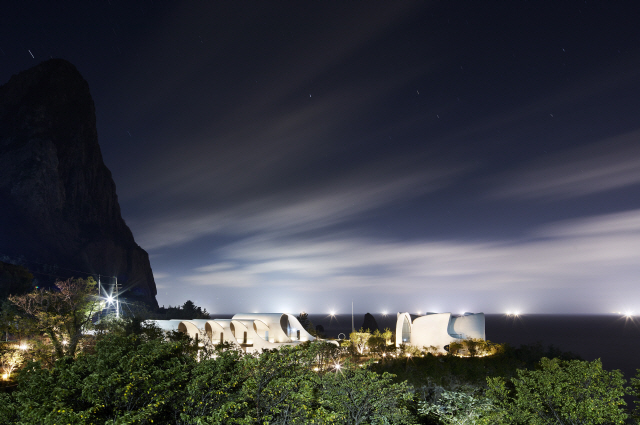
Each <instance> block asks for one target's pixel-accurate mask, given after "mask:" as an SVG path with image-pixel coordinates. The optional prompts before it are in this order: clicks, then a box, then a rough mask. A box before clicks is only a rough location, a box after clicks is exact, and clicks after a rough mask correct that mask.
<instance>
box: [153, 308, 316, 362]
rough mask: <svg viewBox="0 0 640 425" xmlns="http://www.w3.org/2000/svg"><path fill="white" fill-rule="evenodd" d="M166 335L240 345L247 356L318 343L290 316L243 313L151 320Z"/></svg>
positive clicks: (285, 314)
mask: <svg viewBox="0 0 640 425" xmlns="http://www.w3.org/2000/svg"><path fill="white" fill-rule="evenodd" d="M148 322H150V323H154V324H156V325H157V326H158V327H159V328H160V329H162V330H164V331H165V332H168V331H179V332H183V333H186V334H188V335H189V336H190V337H191V338H193V339H198V340H200V341H203V340H207V339H208V340H210V341H211V342H213V343H214V344H218V343H222V342H227V343H233V344H237V345H239V346H240V347H241V348H242V349H243V350H244V351H245V352H247V353H254V352H261V351H262V350H263V349H265V348H279V347H282V346H284V345H297V344H301V343H303V342H306V341H314V340H315V337H313V336H312V335H311V334H309V332H307V331H306V330H305V329H304V328H303V326H302V325H301V324H300V322H299V321H298V319H297V318H296V317H295V316H293V315H291V314H287V313H241V314H236V315H235V316H233V317H232V318H231V319H193V320H176V319H172V320H149V321H148Z"/></svg>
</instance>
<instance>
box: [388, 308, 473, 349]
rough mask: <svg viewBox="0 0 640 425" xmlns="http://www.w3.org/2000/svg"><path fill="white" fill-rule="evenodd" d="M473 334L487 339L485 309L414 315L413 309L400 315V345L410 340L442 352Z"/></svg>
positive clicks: (409, 342)
mask: <svg viewBox="0 0 640 425" xmlns="http://www.w3.org/2000/svg"><path fill="white" fill-rule="evenodd" d="M469 338H474V339H476V338H480V339H485V332H484V313H475V314H474V313H464V315H462V316H453V315H452V314H451V313H427V314H426V315H424V316H417V317H416V316H414V318H412V317H411V315H410V314H409V313H398V315H397V321H396V346H400V345H401V344H406V345H412V346H414V347H417V348H419V349H421V350H422V349H424V348H428V347H432V346H433V347H437V348H438V351H439V352H441V353H442V352H446V351H447V350H446V349H445V347H446V346H448V345H449V344H451V343H452V342H454V341H460V340H463V339H469Z"/></svg>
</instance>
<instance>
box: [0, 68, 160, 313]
mask: <svg viewBox="0 0 640 425" xmlns="http://www.w3.org/2000/svg"><path fill="white" fill-rule="evenodd" d="M2 255H4V256H5V257H4V258H8V257H6V256H11V258H15V257H22V258H24V259H25V260H26V261H27V266H28V267H29V269H31V270H32V271H34V272H37V271H38V270H33V269H34V268H35V269H37V268H38V267H43V268H45V269H46V270H47V273H48V275H49V277H50V278H53V277H70V276H77V277H86V274H84V273H79V272H90V273H93V274H95V275H97V274H101V275H103V276H105V275H106V276H117V277H118V283H119V284H121V287H122V288H124V289H125V290H128V293H127V295H129V296H130V297H131V298H138V299H140V300H144V301H145V302H147V303H149V304H151V305H154V306H157V302H156V300H155V295H156V286H155V282H154V280H153V274H152V272H151V266H150V264H149V256H148V254H147V253H146V252H145V251H144V250H143V249H142V248H140V246H138V245H137V244H136V242H135V241H134V239H133V235H132V233H131V230H129V228H128V227H127V225H126V223H125V222H124V220H123V219H122V216H121V215H120V206H119V205H118V197H117V195H116V188H115V184H114V182H113V179H112V177H111V172H110V171H109V170H108V169H107V167H106V166H105V164H104V162H103V160H102V154H101V152H100V146H99V145H98V135H97V130H96V117H95V109H94V104H93V100H92V98H91V94H90V93H89V85H88V84H87V82H86V81H85V80H84V79H83V78H82V76H81V75H80V73H79V72H78V70H77V69H76V68H75V67H74V66H73V65H72V64H70V63H69V62H67V61H64V60H61V59H52V60H48V61H46V62H43V63H41V64H40V65H38V66H36V67H34V68H31V69H29V70H27V71H23V72H21V73H19V74H17V75H14V76H13V77H11V79H10V80H9V82H8V83H7V84H5V85H4V86H2V87H0V256H2ZM37 264H40V266H38V265H37ZM75 271H79V272H75ZM46 276H47V275H45V274H43V273H41V274H40V275H38V274H37V273H36V278H39V279H44V280H46V279H47V277H46Z"/></svg>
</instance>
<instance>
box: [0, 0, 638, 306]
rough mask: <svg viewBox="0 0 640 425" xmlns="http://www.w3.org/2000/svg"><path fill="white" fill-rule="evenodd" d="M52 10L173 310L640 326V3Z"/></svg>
mask: <svg viewBox="0 0 640 425" xmlns="http://www.w3.org/2000/svg"><path fill="white" fill-rule="evenodd" d="M41 3H42V2H29V1H24V2H17V1H16V2H12V4H11V5H9V6H8V8H7V13H4V14H3V16H2V17H0V23H1V24H2V25H0V64H1V66H0V81H1V84H4V83H5V82H6V81H8V79H9V78H10V76H11V75H13V74H15V73H17V72H19V71H21V70H24V69H27V68H29V67H31V66H34V65H36V64H38V63H40V62H42V61H44V60H46V59H48V58H49V57H59V58H63V59H66V60H69V61H70V62H71V63H73V64H74V65H75V66H76V67H77V68H78V70H79V71H80V73H81V74H82V75H83V77H84V78H85V79H86V80H87V81H88V83H89V86H90V89H91V93H92V96H93V99H94V102H95V107H96V114H97V124H98V137H99V143H100V146H101V149H102V154H103V157H104V160H105V163H106V165H107V167H108V168H109V169H110V170H111V172H112V174H113V178H114V181H115V183H116V188H117V193H118V197H119V202H120V207H121V209H122V215H123V217H124V219H125V221H126V222H127V224H128V225H129V227H130V228H131V230H132V232H133V234H134V237H135V239H136V242H137V243H138V244H139V245H140V246H141V247H142V248H144V249H145V250H146V251H147V252H148V253H149V255H150V259H151V266H152V268H153V271H154V276H155V280H156V285H157V287H158V296H157V300H158V303H159V304H160V305H163V304H164V305H169V304H170V305H179V304H182V303H184V301H186V300H187V299H191V300H193V301H194V302H196V304H197V305H199V306H202V307H205V308H206V309H207V310H208V311H209V312H211V313H212V314H215V313H220V314H226V313H233V312H244V311H246V312H254V311H260V312H267V311H286V312H289V313H298V312H299V311H301V310H303V311H307V312H309V313H325V312H329V311H330V310H335V311H348V310H350V303H351V300H352V299H353V300H355V302H356V305H357V304H360V305H368V306H370V307H367V308H368V310H369V311H371V312H374V313H375V312H378V313H379V312H382V311H384V310H386V311H390V312H393V311H411V312H417V311H422V312H426V311H434V312H446V311H451V312H452V313H462V312H464V311H470V312H480V311H483V312H485V313H504V312H506V311H514V310H519V311H521V312H523V313H525V314H526V313H530V314H535V313H611V312H617V311H636V312H639V311H640V301H638V300H640V297H639V295H640V285H638V278H637V276H638V275H639V272H640V259H639V258H638V254H637V253H638V252H640V196H638V195H640V143H639V142H640V125H639V124H638V118H637V117H638V116H639V114H638V112H640V96H639V95H640V78H638V77H640V75H639V74H640V30H639V29H638V28H637V25H635V23H634V20H633V17H634V16H635V14H634V13H633V9H634V8H633V6H632V5H624V4H603V3H594V4H585V3H577V2H575V3H573V2H572V3H570V4H562V5H557V4H554V5H552V6H546V5H544V4H520V3H518V4H504V5H500V7H493V8H487V7H486V6H485V5H474V4H458V3H453V4H452V3H437V2H434V3H428V2H421V3H418V2H398V3H393V4H388V3H379V4H370V3H361V2H353V3H306V4H304V5H300V4H299V3H294V2H290V3H289V2H282V3H277V4H276V5H274V4H266V3H262V2H234V3H231V4H226V3H225V4H208V3H206V2H191V3H189V4H173V3H170V2H164V1H154V2H151V1H132V2H119V1H109V2H100V3H98V2H95V3H91V4H85V3H83V2H72V3H68V4H65V5H52V4H46V3H44V4H41ZM338 300H343V301H338Z"/></svg>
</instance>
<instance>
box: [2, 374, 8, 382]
mask: <svg viewBox="0 0 640 425" xmlns="http://www.w3.org/2000/svg"><path fill="white" fill-rule="evenodd" d="M2 379H4V380H5V381H8V380H9V374H8V373H5V374H3V375H2Z"/></svg>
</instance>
